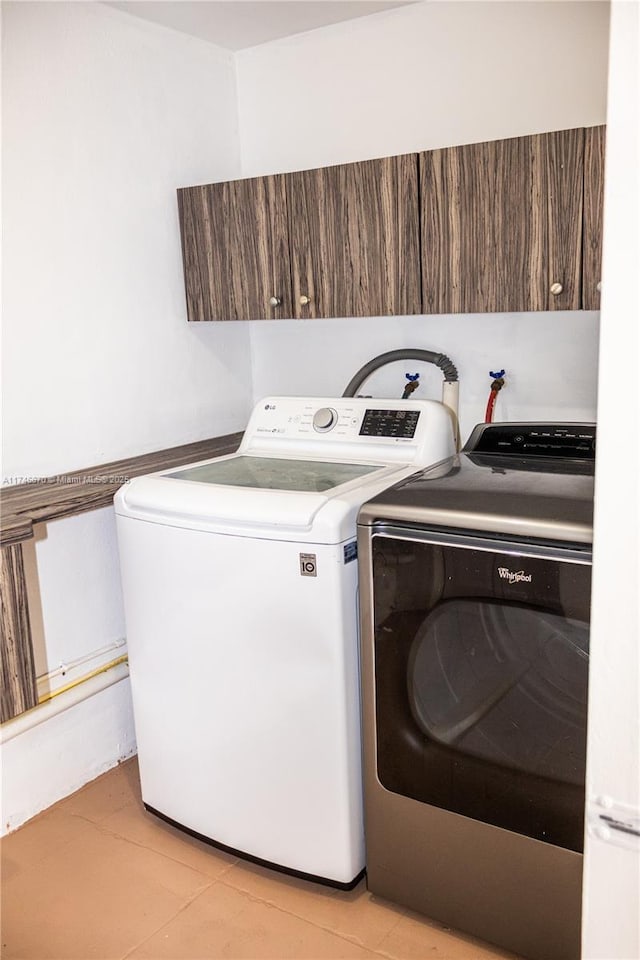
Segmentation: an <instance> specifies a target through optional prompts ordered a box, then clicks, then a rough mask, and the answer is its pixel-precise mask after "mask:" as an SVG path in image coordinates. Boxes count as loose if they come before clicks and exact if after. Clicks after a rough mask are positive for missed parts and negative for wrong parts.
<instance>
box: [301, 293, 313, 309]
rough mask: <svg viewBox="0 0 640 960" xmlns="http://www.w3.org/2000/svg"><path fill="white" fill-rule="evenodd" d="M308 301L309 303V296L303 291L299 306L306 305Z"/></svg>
mask: <svg viewBox="0 0 640 960" xmlns="http://www.w3.org/2000/svg"><path fill="white" fill-rule="evenodd" d="M309 303H311V297H307V296H306V294H304V293H303V294H302V296H301V297H300V306H301V307H306V306H307V304H309Z"/></svg>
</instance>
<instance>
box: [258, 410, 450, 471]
mask: <svg viewBox="0 0 640 960" xmlns="http://www.w3.org/2000/svg"><path fill="white" fill-rule="evenodd" d="M427 448H428V449H429V462H433V461H434V460H437V459H444V458H445V457H447V456H450V455H451V454H452V453H453V452H454V449H455V441H454V440H453V422H452V418H451V415H450V412H449V410H448V409H447V408H446V407H444V406H443V405H442V404H441V403H438V402H437V401H435V400H395V399H382V400H377V399H373V398H370V397H339V398H335V397H317V398H316V397H266V398H265V399H264V400H261V401H260V402H259V403H257V404H256V406H255V408H254V410H253V413H252V414H251V419H250V420H249V424H248V426H247V429H246V431H245V435H244V437H243V440H242V444H241V446H240V452H243V451H245V452H246V451H248V450H251V451H252V452H253V451H255V452H263V453H267V454H268V453H274V454H276V455H277V454H278V452H279V451H281V452H282V453H283V454H286V455H294V454H295V455H296V456H302V455H303V454H305V453H306V454H307V455H309V456H312V457H313V456H316V457H317V456H322V457H323V458H325V457H326V458H327V459H332V458H337V459H345V460H346V459H353V460H358V459H361V458H366V459H374V460H381V461H385V460H389V461H390V462H394V461H396V460H398V459H400V460H406V462H415V460H416V458H418V460H420V462H422V456H423V451H424V450H426V449H427ZM401 451H404V452H402V453H401ZM434 451H436V452H437V451H442V454H441V456H436V453H434Z"/></svg>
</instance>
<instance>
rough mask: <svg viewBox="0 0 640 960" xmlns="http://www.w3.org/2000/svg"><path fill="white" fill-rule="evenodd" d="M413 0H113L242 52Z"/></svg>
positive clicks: (141, 14) (146, 16)
mask: <svg viewBox="0 0 640 960" xmlns="http://www.w3.org/2000/svg"><path fill="white" fill-rule="evenodd" d="M411 2H415V0H279V2H272V0H117V2H116V0H114V2H109V3H107V6H109V7H116V8H117V9H118V10H123V11H124V12H125V13H131V14H133V15H134V16H136V17H142V18H143V19H144V20H151V21H153V22H154V23H159V24H161V25H162V26H164V27H171V28H172V29H173V30H180V31H181V32H182V33H188V34H191V36H193V37H199V38H200V39H201V40H208V41H209V42H210V43H215V44H217V45H218V46H220V47H226V48H227V50H242V49H244V48H245V47H255V46H257V44H260V43H268V42H269V41H270V40H278V39H280V38H281V37H290V36H293V35H294V34H296V33H304V32H305V31H307V30H315V29H317V28H318V27H326V26H327V25H328V24H330V23H340V22H341V21H344V20H353V19H355V18H356V17H368V16H370V15H371V14H373V13H380V11H382V10H388V9H391V8H394V7H403V6H406V5H407V4H408V3H411Z"/></svg>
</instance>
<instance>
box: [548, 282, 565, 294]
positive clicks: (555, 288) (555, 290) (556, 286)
mask: <svg viewBox="0 0 640 960" xmlns="http://www.w3.org/2000/svg"><path fill="white" fill-rule="evenodd" d="M563 289H564V287H563V286H562V284H561V283H552V284H551V287H550V292H551V293H552V294H553V295H554V297H557V296H559V294H561V293H562V291H563Z"/></svg>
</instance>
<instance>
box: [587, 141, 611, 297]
mask: <svg viewBox="0 0 640 960" xmlns="http://www.w3.org/2000/svg"><path fill="white" fill-rule="evenodd" d="M606 129H607V128H606V127H588V128H587V129H586V130H585V141H584V222H583V223H584V225H583V246H582V306H583V308H584V309H585V310H599V309H600V291H599V290H598V284H599V283H600V279H601V276H602V274H601V268H602V212H603V206H604V154H605V138H606Z"/></svg>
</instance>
